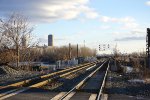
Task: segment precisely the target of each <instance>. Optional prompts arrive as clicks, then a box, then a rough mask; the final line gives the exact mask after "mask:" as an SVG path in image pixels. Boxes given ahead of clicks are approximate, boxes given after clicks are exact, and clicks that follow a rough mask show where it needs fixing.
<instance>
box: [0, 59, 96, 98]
mask: <svg viewBox="0 0 150 100" xmlns="http://www.w3.org/2000/svg"><path fill="white" fill-rule="evenodd" d="M96 63H97V61H96V62H92V63H87V64H83V65H79V66H76V67H72V68H68V69H65V70H62V71H58V72H54V73H51V74H48V75H43V76H40V78H39V77H38V78H37V77H36V78H33V79H28V80H24V81H21V82H17V83H14V84H11V85H8V86H6V87H4V88H1V89H0V90H1V93H0V99H1V100H3V99H6V98H8V97H11V96H14V95H16V94H19V93H21V92H24V91H26V90H29V89H31V88H37V87H41V86H43V85H46V84H47V83H49V82H51V81H53V80H54V79H59V78H61V77H66V76H68V75H70V74H72V73H75V72H77V71H80V70H85V69H88V68H90V67H91V66H94V65H95V64H96ZM35 80H36V81H35ZM37 80H38V81H37ZM33 81H35V82H33ZM18 86H19V88H18ZM22 86H26V87H22Z"/></svg>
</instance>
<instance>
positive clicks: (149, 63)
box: [146, 28, 150, 68]
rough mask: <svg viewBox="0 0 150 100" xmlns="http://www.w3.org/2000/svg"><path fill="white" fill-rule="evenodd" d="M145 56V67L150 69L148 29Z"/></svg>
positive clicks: (148, 29) (148, 31)
mask: <svg viewBox="0 0 150 100" xmlns="http://www.w3.org/2000/svg"><path fill="white" fill-rule="evenodd" d="M146 55H147V67H148V68H150V28H147V36H146Z"/></svg>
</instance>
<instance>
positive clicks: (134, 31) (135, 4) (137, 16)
mask: <svg viewBox="0 0 150 100" xmlns="http://www.w3.org/2000/svg"><path fill="white" fill-rule="evenodd" d="M12 12H18V13H21V14H24V15H25V16H27V17H28V18H29V21H31V23H32V24H33V25H34V26H35V30H34V33H36V37H37V38H40V40H41V44H46V45H47V35H48V34H53V35H54V45H56V46H61V45H68V44H69V43H71V44H77V43H78V44H79V45H81V46H82V45H84V40H85V45H86V46H88V47H90V48H96V49H98V45H99V44H110V45H111V46H112V48H113V47H114V45H116V44H117V47H118V49H119V50H120V51H121V52H135V51H143V50H145V45H146V43H145V36H146V28H148V27H150V26H149V24H150V14H149V12H150V0H1V1H0V16H1V17H3V16H6V15H8V14H10V13H12ZM107 52H108V51H107ZM110 52H112V51H111V50H110Z"/></svg>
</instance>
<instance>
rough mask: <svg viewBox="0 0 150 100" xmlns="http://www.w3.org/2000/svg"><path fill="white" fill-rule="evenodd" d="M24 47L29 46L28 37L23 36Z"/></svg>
mask: <svg viewBox="0 0 150 100" xmlns="http://www.w3.org/2000/svg"><path fill="white" fill-rule="evenodd" d="M22 46H23V47H26V46H27V37H26V36H22Z"/></svg>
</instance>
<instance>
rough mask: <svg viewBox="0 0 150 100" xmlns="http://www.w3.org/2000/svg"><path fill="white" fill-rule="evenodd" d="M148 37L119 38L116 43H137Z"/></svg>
mask: <svg viewBox="0 0 150 100" xmlns="http://www.w3.org/2000/svg"><path fill="white" fill-rule="evenodd" d="M145 39H146V37H142V36H141V37H134V36H132V37H124V38H117V39H115V41H136V40H145Z"/></svg>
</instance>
